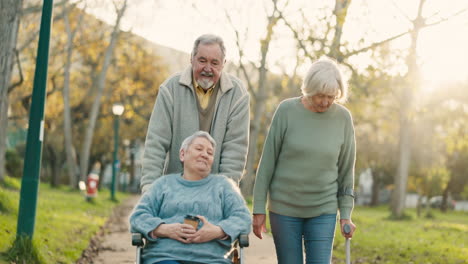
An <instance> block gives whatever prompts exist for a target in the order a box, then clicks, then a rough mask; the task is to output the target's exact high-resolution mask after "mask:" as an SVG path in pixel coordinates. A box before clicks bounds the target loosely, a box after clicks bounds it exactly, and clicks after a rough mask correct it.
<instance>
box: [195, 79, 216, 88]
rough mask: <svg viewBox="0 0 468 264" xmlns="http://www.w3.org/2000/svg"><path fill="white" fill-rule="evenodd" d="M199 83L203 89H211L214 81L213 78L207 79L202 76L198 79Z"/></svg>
mask: <svg viewBox="0 0 468 264" xmlns="http://www.w3.org/2000/svg"><path fill="white" fill-rule="evenodd" d="M197 83H198V85H200V86H201V87H202V88H203V89H209V88H211V87H212V86H213V84H214V82H213V81H212V80H209V79H205V78H200V79H199V80H197Z"/></svg>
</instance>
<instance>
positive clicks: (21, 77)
mask: <svg viewBox="0 0 468 264" xmlns="http://www.w3.org/2000/svg"><path fill="white" fill-rule="evenodd" d="M15 58H16V65H17V66H18V72H19V76H20V79H19V81H17V82H16V83H13V84H12V85H11V86H10V87H8V91H7V93H8V94H9V93H11V92H12V91H13V89H15V88H16V87H18V86H20V85H21V84H22V83H23V81H24V77H23V70H22V68H21V62H20V59H19V52H18V50H17V49H15Z"/></svg>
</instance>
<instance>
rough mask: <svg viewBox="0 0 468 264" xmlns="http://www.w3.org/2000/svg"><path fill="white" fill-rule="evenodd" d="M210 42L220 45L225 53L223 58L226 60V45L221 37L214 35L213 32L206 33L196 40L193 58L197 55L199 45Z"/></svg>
mask: <svg viewBox="0 0 468 264" xmlns="http://www.w3.org/2000/svg"><path fill="white" fill-rule="evenodd" d="M210 44H218V45H219V48H220V49H221V53H222V55H223V60H224V58H226V47H225V46H224V41H223V39H222V38H221V37H219V36H216V35H213V34H204V35H201V36H200V37H198V38H197V39H196V40H195V42H194V43H193V50H192V58H193V57H195V55H197V52H198V46H200V45H210Z"/></svg>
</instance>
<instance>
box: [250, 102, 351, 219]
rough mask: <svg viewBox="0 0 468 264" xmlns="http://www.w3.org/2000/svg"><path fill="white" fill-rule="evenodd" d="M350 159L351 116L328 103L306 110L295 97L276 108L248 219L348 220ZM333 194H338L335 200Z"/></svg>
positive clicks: (339, 106) (349, 215)
mask: <svg viewBox="0 0 468 264" xmlns="http://www.w3.org/2000/svg"><path fill="white" fill-rule="evenodd" d="M355 157H356V149H355V138H354V127H353V121H352V117H351V113H350V112H349V111H348V110H347V109H346V108H345V107H343V106H341V105H339V104H333V105H332V106H331V107H330V109H328V111H326V112H324V113H314V112H312V111H310V110H307V109H306V108H305V107H304V106H303V105H302V103H301V98H300V97H296V98H291V99H287V100H285V101H283V102H281V104H280V105H279V106H278V109H277V110H276V113H275V115H274V117H273V121H272V123H271V126H270V131H269V132H268V136H267V139H266V141H265V144H264V148H263V154H262V157H261V160H260V165H259V168H258V171H257V177H256V180H255V186H254V202H253V205H254V208H253V213H254V214H265V213H266V210H265V206H266V201H267V194H268V197H269V198H268V204H269V206H268V209H269V210H270V211H272V212H274V213H277V214H281V215H286V216H292V217H302V218H308V217H315V216H319V215H323V214H334V213H336V212H337V210H338V208H339V211H340V218H341V219H350V218H351V212H352V209H353V206H354V197H353V192H352V190H353V186H354V163H355ZM338 194H339V195H338Z"/></svg>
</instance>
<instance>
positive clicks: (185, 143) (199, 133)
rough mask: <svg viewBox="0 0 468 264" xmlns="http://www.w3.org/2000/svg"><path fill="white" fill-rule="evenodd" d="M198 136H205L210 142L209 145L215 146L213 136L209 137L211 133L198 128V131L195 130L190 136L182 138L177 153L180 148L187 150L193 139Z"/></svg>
mask: <svg viewBox="0 0 468 264" xmlns="http://www.w3.org/2000/svg"><path fill="white" fill-rule="evenodd" d="M199 137H202V138H206V139H207V140H208V141H209V142H210V143H211V146H212V147H213V149H215V148H216V141H215V140H214V139H213V137H211V135H210V134H208V132H205V131H201V130H200V131H197V132H195V133H194V134H192V135H191V136H188V137H187V138H186V139H184V141H183V142H182V145H180V149H179V153H180V152H181V151H182V150H184V151H187V149H188V148H189V147H190V145H192V143H193V141H194V140H195V139H197V138H199Z"/></svg>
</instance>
